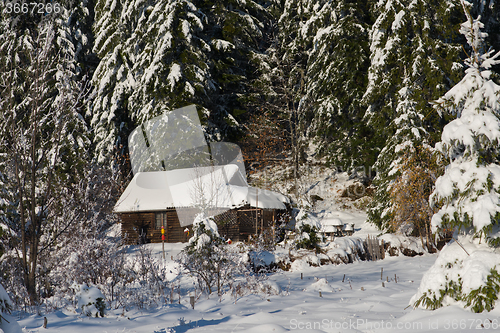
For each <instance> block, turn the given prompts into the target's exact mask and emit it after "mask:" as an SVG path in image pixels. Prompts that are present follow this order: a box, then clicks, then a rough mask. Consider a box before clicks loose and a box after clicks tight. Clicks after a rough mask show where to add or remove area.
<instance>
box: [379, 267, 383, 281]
mask: <svg viewBox="0 0 500 333" xmlns="http://www.w3.org/2000/svg"><path fill="white" fill-rule="evenodd" d="M383 275H384V267H382V268H381V269H380V280H382V279H383V278H384V276H383Z"/></svg>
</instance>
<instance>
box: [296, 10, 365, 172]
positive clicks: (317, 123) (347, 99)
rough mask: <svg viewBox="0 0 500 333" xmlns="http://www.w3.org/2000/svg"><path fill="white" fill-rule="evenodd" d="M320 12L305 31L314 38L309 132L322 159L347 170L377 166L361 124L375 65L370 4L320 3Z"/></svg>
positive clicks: (309, 68)
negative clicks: (371, 51)
mask: <svg viewBox="0 0 500 333" xmlns="http://www.w3.org/2000/svg"><path fill="white" fill-rule="evenodd" d="M314 5H315V11H314V12H313V13H311V17H310V18H309V20H308V21H307V22H306V24H305V25H304V26H308V29H302V30H300V32H301V33H306V34H308V35H309V36H303V38H304V39H306V38H307V37H309V39H311V37H312V39H311V40H310V43H311V44H310V46H308V60H307V66H306V71H305V78H306V80H305V88H304V89H305V97H304V101H305V104H306V105H308V106H309V107H308V108H307V117H306V118H307V121H306V122H307V123H310V125H309V127H308V129H307V133H308V136H309V137H311V138H313V140H314V141H315V144H316V146H317V148H316V149H317V152H318V153H319V155H320V156H322V157H323V156H324V157H326V159H327V161H328V162H329V163H333V164H335V165H336V166H341V167H343V168H344V169H346V170H347V169H349V168H351V167H356V166H360V165H371V164H372V163H373V161H369V160H367V152H368V150H367V147H366V146H367V145H366V143H367V142H365V141H364V140H366V139H368V136H367V135H366V133H365V129H364V123H363V122H362V121H361V119H362V117H363V114H364V110H365V107H364V106H363V105H362V103H361V99H362V97H363V94H364V92H365V90H366V84H367V76H366V72H367V70H368V66H369V48H368V44H369V39H368V36H369V34H368V33H369V27H370V24H371V22H370V15H369V10H368V3H367V2H362V1H351V0H343V1H337V2H331V1H326V2H325V1H315V2H314Z"/></svg>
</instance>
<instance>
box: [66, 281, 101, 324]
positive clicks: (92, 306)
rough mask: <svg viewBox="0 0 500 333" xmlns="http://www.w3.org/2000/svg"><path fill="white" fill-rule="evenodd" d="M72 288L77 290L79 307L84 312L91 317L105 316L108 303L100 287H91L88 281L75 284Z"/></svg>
mask: <svg viewBox="0 0 500 333" xmlns="http://www.w3.org/2000/svg"><path fill="white" fill-rule="evenodd" d="M72 288H73V289H74V290H75V291H76V303H77V308H78V309H79V310H81V311H82V314H84V315H86V316H89V317H98V316H101V317H104V310H105V309H106V304H105V302H104V295H103V294H102V292H101V291H100V290H99V288H97V287H95V286H90V287H89V286H88V285H87V284H86V283H84V284H81V285H78V284H74V285H73V286H72Z"/></svg>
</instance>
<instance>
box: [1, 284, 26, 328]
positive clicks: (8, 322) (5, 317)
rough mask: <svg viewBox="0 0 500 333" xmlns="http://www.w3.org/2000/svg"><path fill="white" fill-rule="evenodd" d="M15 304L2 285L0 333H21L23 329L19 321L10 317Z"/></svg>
mask: <svg viewBox="0 0 500 333" xmlns="http://www.w3.org/2000/svg"><path fill="white" fill-rule="evenodd" d="M12 307H13V304H12V302H11V301H10V298H9V295H8V294H7V292H6V291H5V289H4V288H3V286H2V285H1V284H0V333H4V332H5V333H21V332H22V330H21V327H20V326H19V324H18V323H17V321H16V320H15V319H14V318H12V317H11V316H10V312H11V311H12Z"/></svg>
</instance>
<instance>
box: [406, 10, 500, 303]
mask: <svg viewBox="0 0 500 333" xmlns="http://www.w3.org/2000/svg"><path fill="white" fill-rule="evenodd" d="M469 5H470V4H469V3H467V2H465V1H462V6H463V8H464V11H465V14H466V17H467V21H466V22H465V23H463V24H462V26H461V29H460V31H461V33H463V34H464V35H465V37H466V39H467V42H468V44H469V47H470V52H471V53H470V54H471V55H470V57H469V58H468V59H466V61H465V64H466V65H467V67H468V68H467V70H466V75H465V77H464V78H463V79H462V80H461V81H460V82H459V83H458V84H457V85H455V86H454V87H453V88H452V89H451V90H450V91H448V92H447V93H446V94H445V95H444V96H443V97H442V98H440V99H439V100H438V101H437V102H436V103H435V106H436V108H438V109H442V110H444V111H446V112H448V113H451V114H455V115H457V119H455V120H453V121H451V122H450V123H449V124H448V125H446V126H445V128H444V130H443V133H442V136H441V140H442V141H441V142H440V143H439V144H438V145H437V148H438V149H439V150H441V151H442V152H443V154H444V156H445V157H446V159H447V160H449V161H450V164H449V165H448V166H447V167H446V170H445V173H444V175H442V176H441V177H439V178H438V179H437V181H436V186H435V190H434V192H433V193H432V195H431V197H430V201H431V203H432V204H433V205H435V206H436V207H437V208H439V211H438V212H437V213H436V214H434V216H433V217H432V220H431V226H432V228H433V231H436V230H443V229H446V228H450V227H452V228H455V230H456V233H455V238H457V237H459V235H462V236H461V238H460V240H461V243H463V248H464V249H465V250H466V251H467V252H465V251H464V249H460V248H459V247H458V246H459V245H457V244H458V243H457V242H455V243H453V244H452V245H450V246H448V247H447V248H445V249H444V250H443V251H442V252H441V253H440V255H439V258H438V259H437V261H436V264H435V265H434V266H433V267H432V268H431V269H430V270H429V271H428V272H427V273H426V274H425V275H424V277H423V279H422V282H421V285H420V288H419V291H418V292H417V294H416V295H415V297H414V298H413V299H412V301H413V302H415V303H414V304H415V306H422V307H427V308H432V309H435V308H438V307H441V306H444V305H446V304H449V303H450V302H459V304H461V305H463V306H464V307H467V308H470V309H471V310H473V311H475V312H481V311H483V310H491V309H492V308H493V307H494V306H495V302H496V301H497V299H498V294H499V292H500V279H499V275H498V268H497V267H500V265H499V264H500V261H499V259H498V258H499V257H498V254H497V253H495V252H494V250H495V249H494V247H493V246H497V245H498V244H499V242H500V233H499V227H500V166H499V165H498V163H499V161H500V98H499V97H500V86H499V85H497V84H496V83H495V82H494V81H493V80H492V76H493V73H492V72H491V70H490V68H491V66H493V65H495V64H499V63H500V61H498V60H496V59H497V58H498V57H499V56H500V52H499V53H497V54H495V55H493V51H492V50H489V51H486V50H485V45H484V39H485V37H486V36H487V34H485V33H483V32H481V28H482V27H483V24H482V23H481V22H480V20H479V19H477V20H474V19H472V17H471V15H470V13H469V9H468V6H469ZM485 242H486V244H485Z"/></svg>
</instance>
